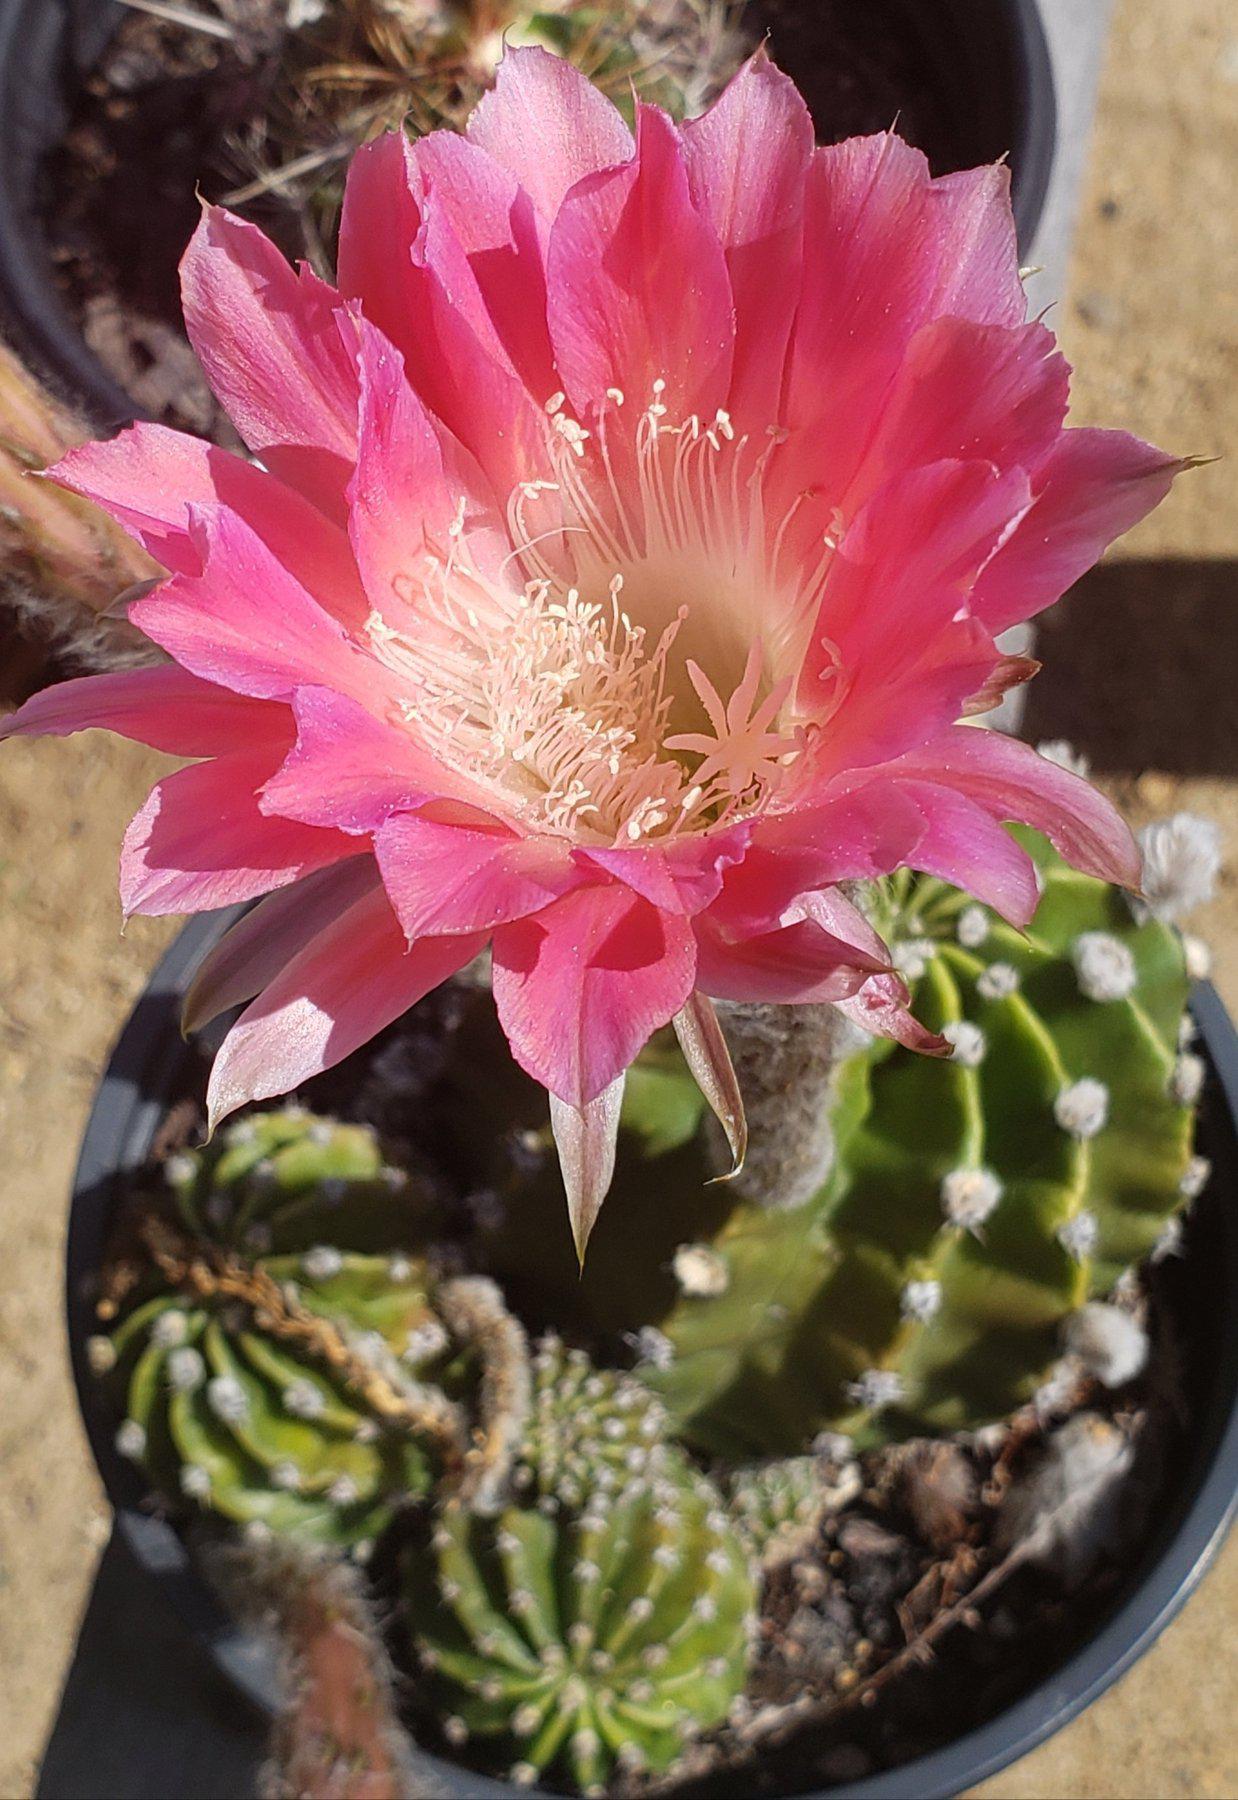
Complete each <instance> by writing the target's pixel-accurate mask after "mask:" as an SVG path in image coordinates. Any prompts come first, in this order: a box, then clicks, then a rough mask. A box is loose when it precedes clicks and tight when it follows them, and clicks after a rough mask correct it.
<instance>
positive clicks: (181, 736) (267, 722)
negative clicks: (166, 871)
mask: <svg viewBox="0 0 1238 1800" xmlns="http://www.w3.org/2000/svg"><path fill="white" fill-rule="evenodd" d="M290 724H291V719H290V715H289V713H288V709H287V707H284V706H277V705H272V704H270V703H269V702H267V701H264V700H249V699H246V698H245V697H244V696H243V695H240V694H234V693H232V692H230V691H229V689H227V688H222V687H216V686H215V685H214V684H213V683H212V682H209V681H200V680H199V679H198V677H197V676H196V675H191V674H190V673H189V671H188V670H187V669H180V668H177V666H176V665H175V664H174V663H163V664H160V665H159V666H158V667H156V668H150V669H126V670H121V671H118V672H116V673H115V674H109V675H79V676H77V677H75V678H74V679H73V680H71V681H58V682H56V683H55V684H54V685H53V686H52V687H47V688H44V689H43V690H42V691H41V692H40V693H38V694H35V695H34V696H33V698H32V699H30V700H27V701H26V703H25V705H24V706H22V707H19V708H18V710H17V711H16V712H15V713H12V714H11V715H10V716H9V717H8V718H7V719H0V739H3V738H6V737H71V736H72V735H73V733H74V732H75V731H93V730H96V729H98V730H103V731H115V732H116V733H118V735H119V736H121V737H125V738H130V739H132V741H133V742H134V743H136V744H149V745H150V747H151V749H152V750H163V751H166V752H167V753H168V755H170V756H221V755H223V754H224V753H225V752H226V751H228V750H234V749H237V748H239V747H244V748H246V749H256V748H258V747H259V746H260V745H262V744H265V743H268V742H269V743H270V744H272V745H273V746H274V745H278V744H280V743H286V742H287V740H288V730H289V726H290Z"/></svg>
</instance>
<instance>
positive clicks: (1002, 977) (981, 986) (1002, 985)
mask: <svg viewBox="0 0 1238 1800" xmlns="http://www.w3.org/2000/svg"><path fill="white" fill-rule="evenodd" d="M1018 991H1019V971H1018V970H1017V969H1016V968H1015V966H1014V964H1013V963H1008V962H995V963H990V964H989V966H988V968H987V969H984V970H982V971H981V973H980V974H979V975H978V976H977V977H976V992H977V993H978V994H979V995H980V998H981V999H982V1000H1008V999H1009V998H1010V996H1011V994H1015V993H1017V992H1018Z"/></svg>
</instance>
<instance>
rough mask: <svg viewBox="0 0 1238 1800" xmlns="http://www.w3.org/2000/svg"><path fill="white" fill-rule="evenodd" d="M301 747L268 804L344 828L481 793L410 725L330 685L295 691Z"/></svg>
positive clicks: (267, 792) (371, 827)
mask: <svg viewBox="0 0 1238 1800" xmlns="http://www.w3.org/2000/svg"><path fill="white" fill-rule="evenodd" d="M293 713H294V715H295V718H296V723H297V742H296V747H295V748H294V749H293V750H291V751H290V752H289V755H288V757H287V759H286V760H285V762H284V764H283V766H282V767H281V768H280V769H279V770H278V771H277V772H276V773H275V774H273V775H272V776H271V779H270V780H269V781H268V782H267V783H266V785H265V786H264V788H263V790H262V810H263V812H265V813H267V814H269V815H272V816H274V815H275V814H281V815H282V816H283V817H285V818H288V819H299V820H301V822H302V823H303V824H305V825H322V826H330V827H332V828H334V829H335V830H337V831H347V832H351V833H354V834H355V833H365V832H372V831H377V830H378V828H379V827H380V826H381V825H382V824H383V823H384V822H385V821H386V820H387V819H388V818H390V816H391V814H392V813H395V812H402V811H403V810H405V809H406V808H408V807H414V806H420V805H422V804H424V803H425V802H426V801H427V800H437V799H441V798H443V797H444V796H447V795H450V796H452V797H454V798H459V799H466V800H471V799H475V798H478V797H479V796H478V793H477V792H476V791H475V790H474V788H473V787H472V785H471V784H470V783H468V782H466V781H465V780H464V779H463V778H462V777H458V776H455V775H453V774H452V772H451V771H450V770H448V769H445V768H443V767H442V766H441V765H440V764H439V763H437V762H436V761H435V760H434V758H433V757H432V756H430V755H428V754H427V752H426V751H425V750H423V749H421V747H420V746H419V745H418V743H417V742H416V739H415V738H414V737H413V736H412V734H411V733H410V731H409V729H408V728H407V727H406V726H405V725H403V724H397V723H394V722H393V723H388V722H387V721H385V720H383V719H380V718H377V717H376V716H375V715H374V714H373V713H372V712H370V711H368V710H367V708H365V707H364V706H361V705H359V704H358V703H357V701H355V700H350V699H349V698H348V697H347V696H346V695H343V694H337V693H335V692H333V691H332V690H331V689H330V688H316V687H302V688H298V689H297V690H296V692H295V694H294V696H293Z"/></svg>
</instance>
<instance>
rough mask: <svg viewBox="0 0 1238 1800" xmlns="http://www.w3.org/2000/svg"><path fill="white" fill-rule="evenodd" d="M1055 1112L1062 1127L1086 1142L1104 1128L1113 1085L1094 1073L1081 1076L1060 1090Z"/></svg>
mask: <svg viewBox="0 0 1238 1800" xmlns="http://www.w3.org/2000/svg"><path fill="white" fill-rule="evenodd" d="M1053 1116H1054V1118H1055V1119H1056V1120H1057V1122H1058V1124H1059V1125H1060V1126H1061V1128H1062V1130H1063V1131H1065V1132H1067V1133H1068V1134H1069V1135H1070V1136H1071V1137H1073V1138H1078V1139H1079V1140H1080V1141H1081V1142H1086V1140H1087V1139H1088V1138H1094V1137H1095V1136H1096V1134H1097V1133H1098V1132H1100V1131H1103V1130H1104V1128H1105V1125H1106V1123H1107V1122H1108V1118H1109V1089H1108V1088H1107V1087H1106V1086H1105V1084H1104V1082H1103V1081H1097V1080H1096V1079H1095V1078H1094V1077H1093V1076H1091V1075H1084V1076H1081V1077H1080V1079H1079V1080H1078V1081H1072V1082H1069V1083H1068V1084H1067V1086H1066V1087H1064V1088H1062V1089H1060V1090H1059V1092H1058V1096H1057V1098H1056V1100H1055V1101H1054V1102H1053Z"/></svg>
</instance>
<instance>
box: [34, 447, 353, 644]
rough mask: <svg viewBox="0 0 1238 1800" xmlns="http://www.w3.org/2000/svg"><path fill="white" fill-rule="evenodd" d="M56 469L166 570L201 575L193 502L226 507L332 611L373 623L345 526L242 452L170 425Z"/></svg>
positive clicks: (77, 454)
mask: <svg viewBox="0 0 1238 1800" xmlns="http://www.w3.org/2000/svg"><path fill="white" fill-rule="evenodd" d="M51 473H52V476H53V478H54V479H55V480H56V481H57V482H59V483H60V485H61V486H62V487H67V488H71V489H72V490H73V492H74V493H76V494H83V495H85V497H86V499H88V500H94V501H96V502H97V503H98V505H100V506H102V507H104V508H106V510H107V511H108V512H110V513H111V515H112V517H113V518H114V519H116V520H118V521H119V523H120V524H122V525H123V526H124V527H125V528H126V530H128V531H131V532H132V533H133V535H134V536H135V537H136V538H138V540H139V541H140V542H141V543H142V544H143V546H144V547H145V548H146V549H147V550H148V551H149V552H150V554H151V555H152V556H153V557H154V558H155V560H156V561H157V562H161V563H162V564H163V565H164V567H165V568H167V569H175V570H178V571H181V572H183V573H185V574H190V575H192V574H197V573H198V554H197V551H196V550H195V548H194V545H193V541H192V538H191V537H190V534H189V509H190V506H191V505H196V506H202V505H210V504H217V505H219V506H224V507H227V509H228V510H229V511H230V512H234V513H236V514H238V515H239V517H240V518H241V519H243V520H244V522H245V523H246V524H247V525H248V526H249V527H250V529H251V530H252V531H253V532H254V533H255V535H256V536H258V537H260V538H261V539H262V541H263V543H264V544H266V546H267V548H268V549H269V550H270V551H271V554H272V555H273V556H274V557H275V558H276V560H277V561H278V562H281V563H283V565H284V567H285V568H286V569H288V570H289V572H290V573H291V574H292V575H293V576H294V577H295V578H296V580H297V581H299V582H300V583H301V585H302V587H304V588H305V589H307V590H308V592H309V593H311V594H313V596H314V598H315V599H316V600H317V601H318V602H319V603H320V604H321V605H322V606H324V607H325V608H326V609H327V611H328V612H331V613H334V614H335V615H336V617H337V618H339V619H341V620H343V621H344V623H346V624H349V625H353V626H356V625H359V624H361V623H363V622H364V619H365V616H366V613H367V611H368V610H369V609H368V607H367V606H366V603H365V595H364V594H363V592H362V589H361V584H360V582H359V581H358V579H357V570H356V566H355V565H354V563H353V559H352V555H351V553H350V551H349V548H348V541H347V539H346V538H345V537H344V535H343V533H342V532H341V531H340V529H339V527H338V526H337V525H334V524H332V523H331V521H330V520H329V519H327V518H326V517H325V516H324V515H323V514H322V513H321V512H319V511H318V509H317V507H315V506H311V505H310V503H309V502H308V501H307V500H305V499H304V498H303V497H302V496H301V495H300V494H299V493H298V492H297V491H296V489H295V488H291V487H287V486H286V485H285V484H284V483H283V482H282V481H277V480H276V479H275V477H274V476H273V475H268V474H267V473H266V472H265V471H264V470H262V469H259V468H257V467H256V466H255V465H254V464H253V463H250V462H246V461H245V459H244V458H243V457H240V456H232V455H230V454H229V452H228V451H226V450H220V449H219V448H218V447H217V446H216V445H214V444H206V443H203V442H202V441H201V440H200V439H198V438H192V437H187V436H186V435H185V433H184V432H182V431H169V430H168V429H167V428H166V427H165V426H163V425H131V426H130V427H129V428H128V430H126V431H122V432H121V433H120V435H119V436H118V437H114V438H112V439H110V440H109V441H108V442H107V443H102V444H83V445H81V447H80V448H79V449H76V450H70V451H69V452H68V454H67V455H66V456H63V457H62V458H61V460H60V461H59V462H58V463H57V464H56V466H55V468H54V469H53V470H52V471H51Z"/></svg>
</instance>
